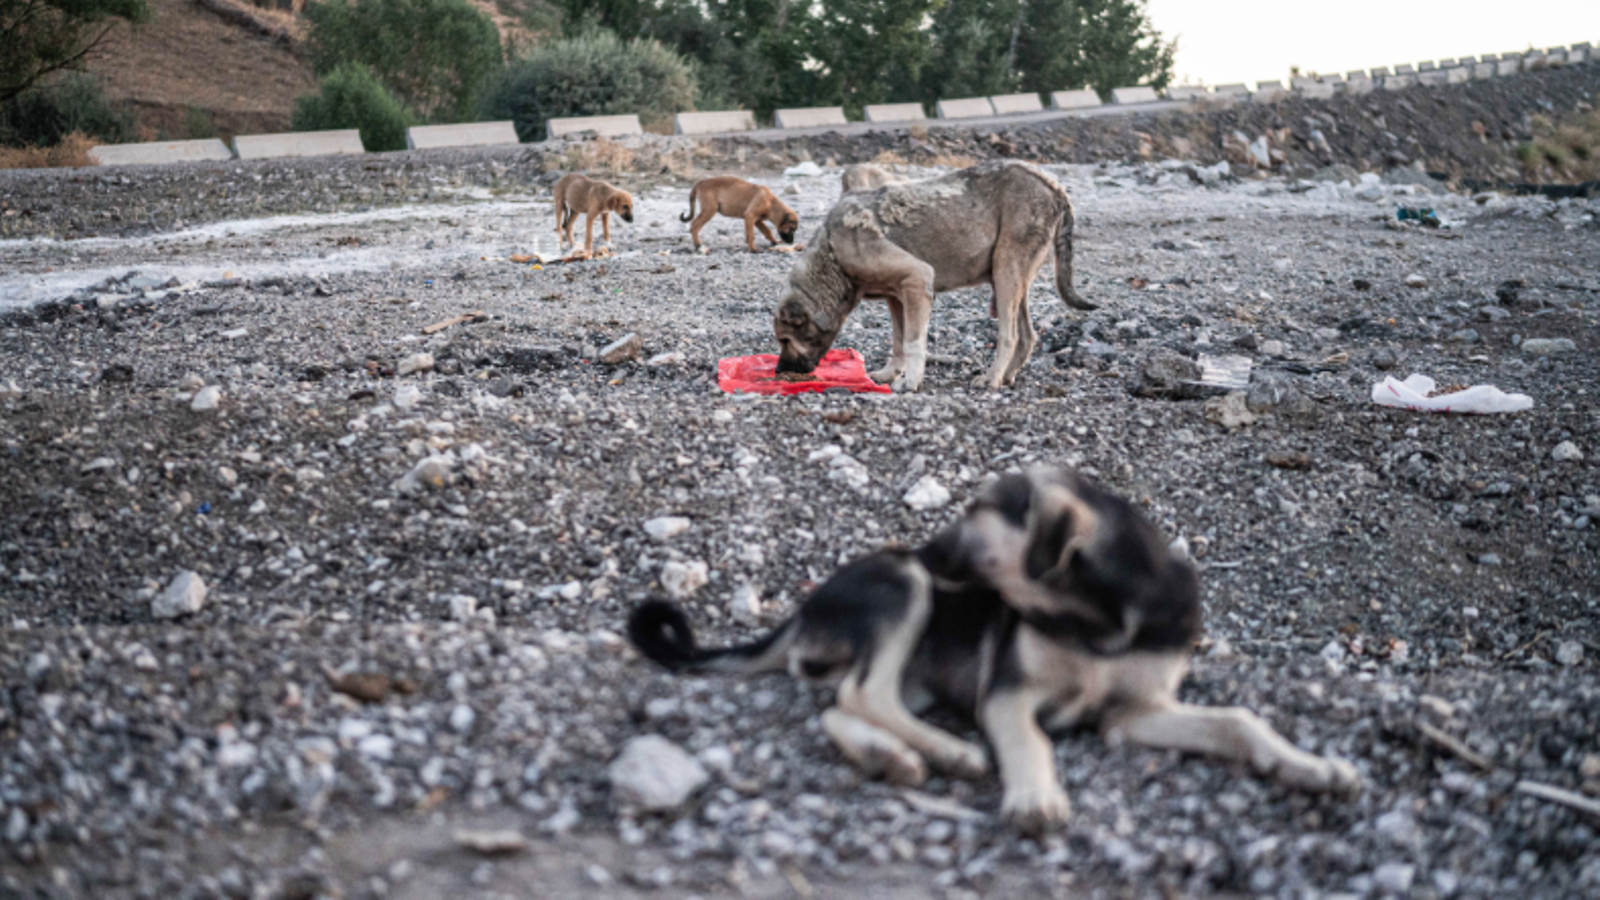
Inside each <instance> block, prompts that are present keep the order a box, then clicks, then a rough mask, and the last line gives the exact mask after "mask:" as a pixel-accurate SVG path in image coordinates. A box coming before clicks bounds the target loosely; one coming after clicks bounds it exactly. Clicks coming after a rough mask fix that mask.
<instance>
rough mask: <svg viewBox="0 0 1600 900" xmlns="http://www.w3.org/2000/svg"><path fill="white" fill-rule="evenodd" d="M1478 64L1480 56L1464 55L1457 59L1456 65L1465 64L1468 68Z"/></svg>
mask: <svg viewBox="0 0 1600 900" xmlns="http://www.w3.org/2000/svg"><path fill="white" fill-rule="evenodd" d="M1477 64H1478V58H1477V57H1476V56H1463V57H1461V58H1460V59H1458V60H1456V65H1458V66H1464V67H1466V68H1468V69H1470V68H1472V67H1473V66H1475V65H1477Z"/></svg>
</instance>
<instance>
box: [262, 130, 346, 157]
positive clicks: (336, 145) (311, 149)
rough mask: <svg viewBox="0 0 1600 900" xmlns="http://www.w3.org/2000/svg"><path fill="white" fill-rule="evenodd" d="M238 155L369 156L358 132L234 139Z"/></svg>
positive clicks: (308, 133) (306, 133)
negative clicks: (358, 154) (363, 154)
mask: <svg viewBox="0 0 1600 900" xmlns="http://www.w3.org/2000/svg"><path fill="white" fill-rule="evenodd" d="M233 149H234V152H236V153H238V154H239V158H240V159H276V158H279V157H287V156H335V155H339V154H347V153H365V152H367V148H366V147H364V146H362V144H361V132H359V131H357V130H356V129H354V128H346V129H342V130H339V131H299V132H293V131H291V132H287V133H285V134H240V135H235V136H234V138H233Z"/></svg>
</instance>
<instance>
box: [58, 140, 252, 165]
mask: <svg viewBox="0 0 1600 900" xmlns="http://www.w3.org/2000/svg"><path fill="white" fill-rule="evenodd" d="M89 158H90V159H92V160H94V161H95V162H97V163H99V164H100V165H102V166H159V165H165V164H167V163H175V162H191V161H195V160H219V159H233V151H232V150H229V149H228V145H227V144H224V143H223V142H222V141H221V139H219V138H206V139H205V140H203V141H155V142H152V143H148V144H101V145H100V146H98V147H91V148H89Z"/></svg>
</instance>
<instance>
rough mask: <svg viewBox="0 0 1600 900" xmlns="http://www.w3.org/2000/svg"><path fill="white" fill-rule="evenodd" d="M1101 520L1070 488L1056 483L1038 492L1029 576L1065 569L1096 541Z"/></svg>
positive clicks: (1034, 513)
mask: <svg viewBox="0 0 1600 900" xmlns="http://www.w3.org/2000/svg"><path fill="white" fill-rule="evenodd" d="M1099 527H1100V517H1099V515H1098V514H1096V513H1095V511H1094V508H1093V507H1091V506H1090V505H1089V504H1087V503H1085V502H1084V501H1083V498H1081V497H1079V496H1078V495H1077V494H1076V493H1074V492H1073V491H1072V490H1071V489H1070V488H1067V487H1063V486H1061V485H1056V484H1048V485H1040V486H1038V487H1037V489H1036V490H1035V496H1034V502H1033V521H1032V523H1031V524H1030V526H1029V529H1028V532H1029V533H1028V558H1027V574H1028V577H1029V578H1034V579H1037V578H1040V577H1043V576H1044V574H1045V573H1047V572H1050V571H1052V570H1055V569H1059V568H1062V567H1065V566H1066V565H1067V564H1068V563H1070V562H1071V561H1072V557H1073V556H1074V555H1075V554H1076V553H1078V552H1079V551H1080V550H1083V549H1084V548H1085V547H1088V546H1089V545H1090V544H1091V543H1093V542H1094V539H1095V535H1096V534H1097V533H1098V531H1099Z"/></svg>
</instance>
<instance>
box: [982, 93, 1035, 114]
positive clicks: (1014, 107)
mask: <svg viewBox="0 0 1600 900" xmlns="http://www.w3.org/2000/svg"><path fill="white" fill-rule="evenodd" d="M989 105H990V106H993V107H994V111H995V114H996V115H1000V116H1010V115H1015V114H1018V113H1036V112H1044V104H1042V103H1040V102H1039V95H1038V94H1000V95H999V96H995V97H990V98H989Z"/></svg>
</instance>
